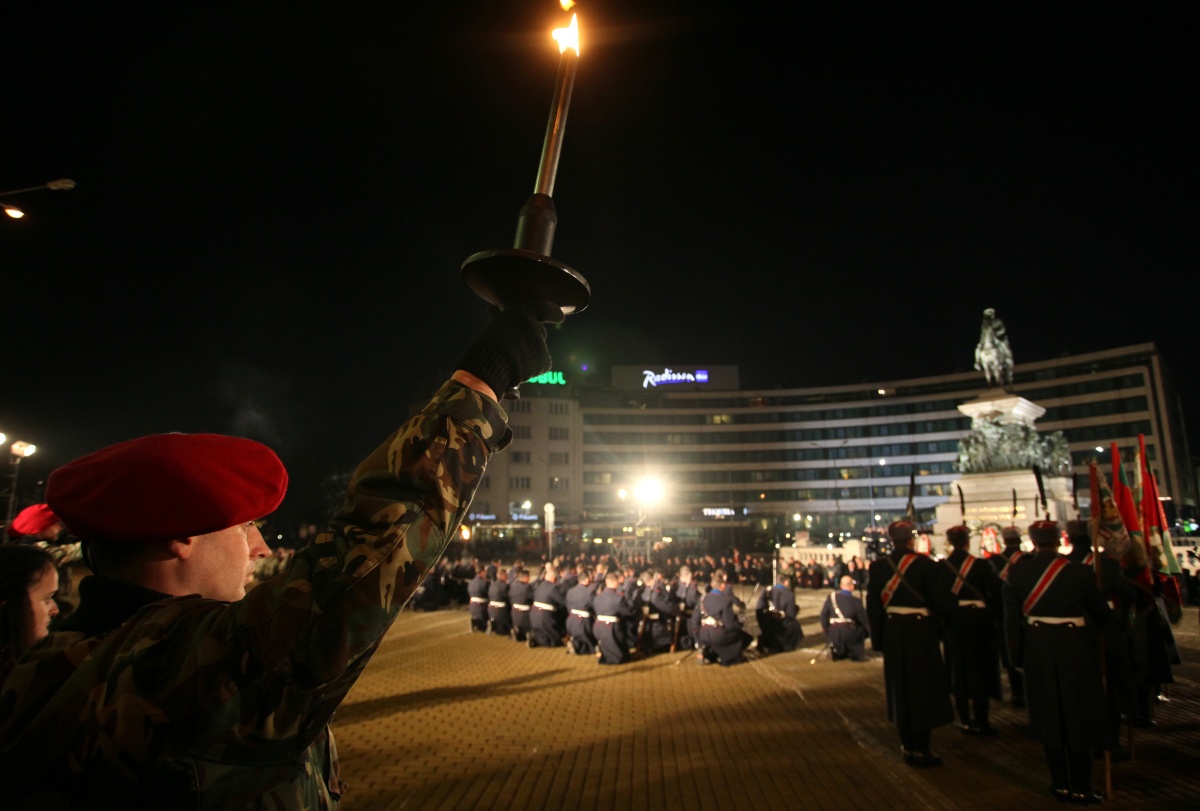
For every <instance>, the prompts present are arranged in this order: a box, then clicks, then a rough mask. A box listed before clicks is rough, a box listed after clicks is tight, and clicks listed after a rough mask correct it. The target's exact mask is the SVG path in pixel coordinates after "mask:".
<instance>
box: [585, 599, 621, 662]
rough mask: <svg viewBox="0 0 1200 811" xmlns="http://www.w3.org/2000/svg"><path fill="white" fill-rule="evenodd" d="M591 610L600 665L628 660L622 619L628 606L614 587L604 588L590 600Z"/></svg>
mask: <svg viewBox="0 0 1200 811" xmlns="http://www.w3.org/2000/svg"><path fill="white" fill-rule="evenodd" d="M592 610H593V611H595V612H596V621H595V623H594V624H593V625H592V633H593V635H594V636H595V637H596V643H597V645H598V646H599V648H600V661H599V663H600V664H602V665H620V664H624V663H625V662H628V661H629V638H628V637H627V636H626V635H625V625H624V623H623V622H621V621H620V620H622V619H623V618H624V617H626V616H627V615H628V613H629V606H628V605H626V603H625V600H624V599H623V598H622V597H621V595H620V594H619V593H617V591H616V589H610V588H606V589H604V591H602V592H600V593H599V594H597V595H596V597H595V599H594V600H592ZM600 617H616V618H617V622H609V621H607V620H602V619H600Z"/></svg>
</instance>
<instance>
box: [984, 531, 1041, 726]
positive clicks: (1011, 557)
mask: <svg viewBox="0 0 1200 811" xmlns="http://www.w3.org/2000/svg"><path fill="white" fill-rule="evenodd" d="M1000 537H1001V538H1003V540H1004V549H1003V550H1001V551H1000V553H999V554H996V555H992V556H991V557H990V558H988V559H987V560H988V563H990V564H992V566H993V568H995V570H996V575H997V576H998V577H999V578H1000V583H1001V584H1002V586H1003V584H1004V583H1005V582H1006V581H1007V580H1008V574H1009V572H1011V571H1012V570H1013V567H1014V566H1016V565H1017V564H1018V563H1020V562H1022V561H1029V560H1031V559H1032V555H1028V554H1026V553H1025V552H1022V551H1021V530H1019V529H1017V528H1016V527H1005V528H1004V529H1002V530H1000ZM996 639H997V640H998V641H999V643H1000V645H999V647H1000V663H1001V664H1002V665H1004V672H1005V673H1007V674H1008V689H1009V691H1010V692H1011V693H1012V703H1013V706H1015V707H1024V706H1025V676H1024V675H1023V674H1022V673H1021V671H1020V669H1019V668H1016V667H1014V666H1013V663H1012V660H1011V659H1010V658H1009V656H1008V645H1006V644H1004V617H1003V611H1001V614H1000V616H999V617H998V618H997V621H996Z"/></svg>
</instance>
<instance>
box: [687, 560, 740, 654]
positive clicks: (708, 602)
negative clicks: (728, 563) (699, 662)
mask: <svg viewBox="0 0 1200 811" xmlns="http://www.w3.org/2000/svg"><path fill="white" fill-rule="evenodd" d="M729 589H730V587H729V586H728V585H727V580H726V576H725V572H723V571H721V570H720V569H718V570H717V571H715V572H713V576H712V591H710V592H709V593H708V594H706V595H704V597H703V598H702V599H701V600H700V613H701V615H702V616H701V619H700V645H701V648H702V650H701V654H700V655H701V656H702V657H703V661H716V662H718V663H720V664H721V665H722V666H723V667H728V666H729V665H734V664H737V663H738V662H741V661H742V653H743V652H744V651H745V650H746V646H747V645H749V644H750V642H751V641H752V640H753V637H751V636H750V634H748V633H746V632H745V631H743V630H742V622H741V620H740V619H738V616H737V614H736V613H734V610H733V607H734V601H735V600H736V598H735V597H734V596H733V594H732V592H731V591H730V590H729Z"/></svg>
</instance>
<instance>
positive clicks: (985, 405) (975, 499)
mask: <svg viewBox="0 0 1200 811" xmlns="http://www.w3.org/2000/svg"><path fill="white" fill-rule="evenodd" d="M958 410H959V411H960V412H961V413H963V414H965V415H966V416H968V417H970V418H971V427H972V429H973V430H975V429H979V428H980V426H981V425H983V424H990V425H994V426H1023V427H1024V428H1011V429H1009V428H1005V429H1004V430H1012V431H1021V430H1024V429H1028V430H1029V431H1030V432H1031V433H1030V434H1029V435H1030V436H1033V437H1034V438H1035V439H1036V435H1035V433H1033V432H1036V429H1035V428H1034V425H1033V423H1034V421H1035V420H1037V418H1038V417H1040V416H1042V415H1043V414H1045V413H1046V409H1044V408H1042V407H1041V406H1039V405H1038V404H1036V403H1033V402H1031V401H1029V400H1026V399H1025V398H1024V397H1021V396H1020V395H1017V394H1013V393H1011V392H1009V391H1005V390H1004V389H989V390H988V391H985V392H984V393H983V394H981V395H980V396H979V397H977V398H976V399H974V400H971V401H969V402H966V403H963V404H961V405H960V406H959V407H958ZM985 450H986V451H988V452H989V453H991V454H992V455H993V457H995V458H997V459H1000V460H1003V461H1006V462H1009V463H1010V464H1012V465H1013V466H1014V467H1015V466H1016V465H1018V464H1021V460H1022V459H1023V458H1026V457H1025V455H1024V454H1023V453H1021V452H1018V453H1017V454H1016V455H1011V454H1010V456H1009V457H1008V458H1005V457H1004V456H1002V453H1003V449H1002V448H1001V449H997V448H996V447H995V445H992V444H991V443H989V444H988V445H987V446H986V448H985ZM1018 451H1020V449H1018ZM960 462H961V459H960ZM1042 483H1043V485H1044V486H1045V488H1046V509H1045V510H1043V509H1042V507H1041V500H1040V498H1039V495H1038V487H1037V478H1036V477H1035V476H1034V474H1033V467H1032V465H1030V466H1029V467H1026V468H1024V469H1014V470H1000V471H988V472H972V473H964V474H963V476H962V478H961V479H959V480H958V481H956V482H953V483H952V484H951V485H950V490H949V492H948V493H947V495H948V496H949V497H950V500H949V501H947V502H946V503H944V504H939V505H938V507H937V517H936V519H935V520H934V524H933V532H934V535H935V539H934V544H933V547H934V551H935V552H941V551H942V550H943V548H944V546H945V539H946V530H947V529H949V528H950V527H953V526H957V525H959V524H966V525H967V526H969V527H970V528H971V554H973V555H978V554H980V540H981V534H982V533H983V531H984V530H986V529H989V528H990V529H991V530H992V531H994V532H995V534H996V537H997V538H999V535H1000V530H1001V529H1002V528H1004V527H1008V526H1012V525H1014V524H1015V525H1016V526H1017V527H1018V528H1019V529H1020V530H1021V534H1022V535H1025V530H1026V528H1027V527H1028V526H1029V525H1030V524H1031V523H1033V522H1034V521H1037V520H1040V519H1042V518H1045V517H1046V513H1047V512H1049V514H1050V520H1051V521H1058V522H1059V523H1061V524H1065V522H1066V521H1068V520H1069V519H1071V518H1073V517H1074V508H1073V503H1074V502H1073V498H1072V494H1073V488H1074V482H1073V481H1072V480H1071V478H1070V477H1063V476H1049V475H1046V474H1045V473H1043V476H1042ZM959 487H961V488H962V501H965V502H966V514H965V516H964V514H963V511H962V507H961V502H960V500H959V495H958V488H959ZM1014 492H1015V493H1016V505H1015V507H1016V517H1015V518H1014V517H1013V509H1014V504H1013V493H1014ZM1026 546H1028V544H1026Z"/></svg>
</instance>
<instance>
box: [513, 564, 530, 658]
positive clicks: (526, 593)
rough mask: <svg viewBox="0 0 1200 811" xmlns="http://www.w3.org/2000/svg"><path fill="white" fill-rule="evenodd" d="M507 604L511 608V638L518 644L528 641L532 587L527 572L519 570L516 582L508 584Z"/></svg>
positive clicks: (526, 570)
mask: <svg viewBox="0 0 1200 811" xmlns="http://www.w3.org/2000/svg"><path fill="white" fill-rule="evenodd" d="M508 602H509V605H510V606H512V614H511V615H510V616H511V617H512V637H513V639H515V640H516V641H518V642H525V641H527V640H528V639H529V634H530V632H531V629H530V625H529V619H530V612H531V610H532V609H533V587H532V586H530V585H529V570H528V569H521V570H520V572H519V573H518V574H517V581H516V582H515V583H511V584H509V587H508Z"/></svg>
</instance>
